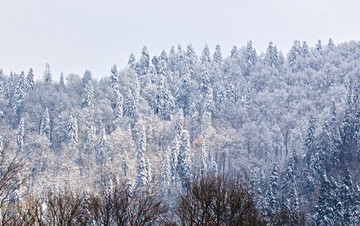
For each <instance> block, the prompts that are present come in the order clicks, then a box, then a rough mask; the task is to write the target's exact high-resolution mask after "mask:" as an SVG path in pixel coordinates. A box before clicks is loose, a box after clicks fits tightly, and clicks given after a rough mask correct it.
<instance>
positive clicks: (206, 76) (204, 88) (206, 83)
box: [200, 69, 211, 94]
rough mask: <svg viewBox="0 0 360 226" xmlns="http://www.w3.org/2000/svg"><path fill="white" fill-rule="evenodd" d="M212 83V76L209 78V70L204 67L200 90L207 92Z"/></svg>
mask: <svg viewBox="0 0 360 226" xmlns="http://www.w3.org/2000/svg"><path fill="white" fill-rule="evenodd" d="M210 86H211V84H210V78H209V71H208V70H207V69H204V70H203V72H202V73H201V83H200V90H201V93H203V94H207V91H208V90H209V87H210Z"/></svg>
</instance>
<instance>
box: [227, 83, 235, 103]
mask: <svg viewBox="0 0 360 226" xmlns="http://www.w3.org/2000/svg"><path fill="white" fill-rule="evenodd" d="M226 100H227V101H229V102H230V103H232V104H234V103H236V100H237V95H236V89H235V86H234V84H233V83H232V82H230V83H229V85H228V86H227V87H226Z"/></svg>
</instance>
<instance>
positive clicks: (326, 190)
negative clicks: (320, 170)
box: [313, 173, 334, 225]
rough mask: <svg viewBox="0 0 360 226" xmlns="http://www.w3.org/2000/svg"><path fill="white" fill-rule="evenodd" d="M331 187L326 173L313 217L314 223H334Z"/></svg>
mask: <svg viewBox="0 0 360 226" xmlns="http://www.w3.org/2000/svg"><path fill="white" fill-rule="evenodd" d="M331 195H332V194H331V188H330V182H329V181H328V179H327V176H326V174H325V173H324V174H323V175H322V177H321V187H320V195H319V199H318V202H317V205H316V206H315V214H314V217H313V225H332V224H333V222H332V219H333V216H334V213H333V210H332V208H331V207H330V205H329V203H331Z"/></svg>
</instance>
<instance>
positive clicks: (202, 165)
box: [199, 135, 208, 176]
mask: <svg viewBox="0 0 360 226" xmlns="http://www.w3.org/2000/svg"><path fill="white" fill-rule="evenodd" d="M202 137H203V139H202V143H201V149H200V162H199V171H200V176H206V173H207V171H208V154H207V152H206V145H205V137H204V135H203V136H202Z"/></svg>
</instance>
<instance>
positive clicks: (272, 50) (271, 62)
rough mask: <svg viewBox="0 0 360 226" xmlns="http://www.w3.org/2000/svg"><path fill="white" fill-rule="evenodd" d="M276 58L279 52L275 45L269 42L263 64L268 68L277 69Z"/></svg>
mask: <svg viewBox="0 0 360 226" xmlns="http://www.w3.org/2000/svg"><path fill="white" fill-rule="evenodd" d="M278 58H279V52H278V50H277V48H276V46H275V45H273V43H272V42H269V46H268V48H267V49H266V53H265V57H264V61H265V64H266V65H268V66H270V67H277V66H278Z"/></svg>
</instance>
